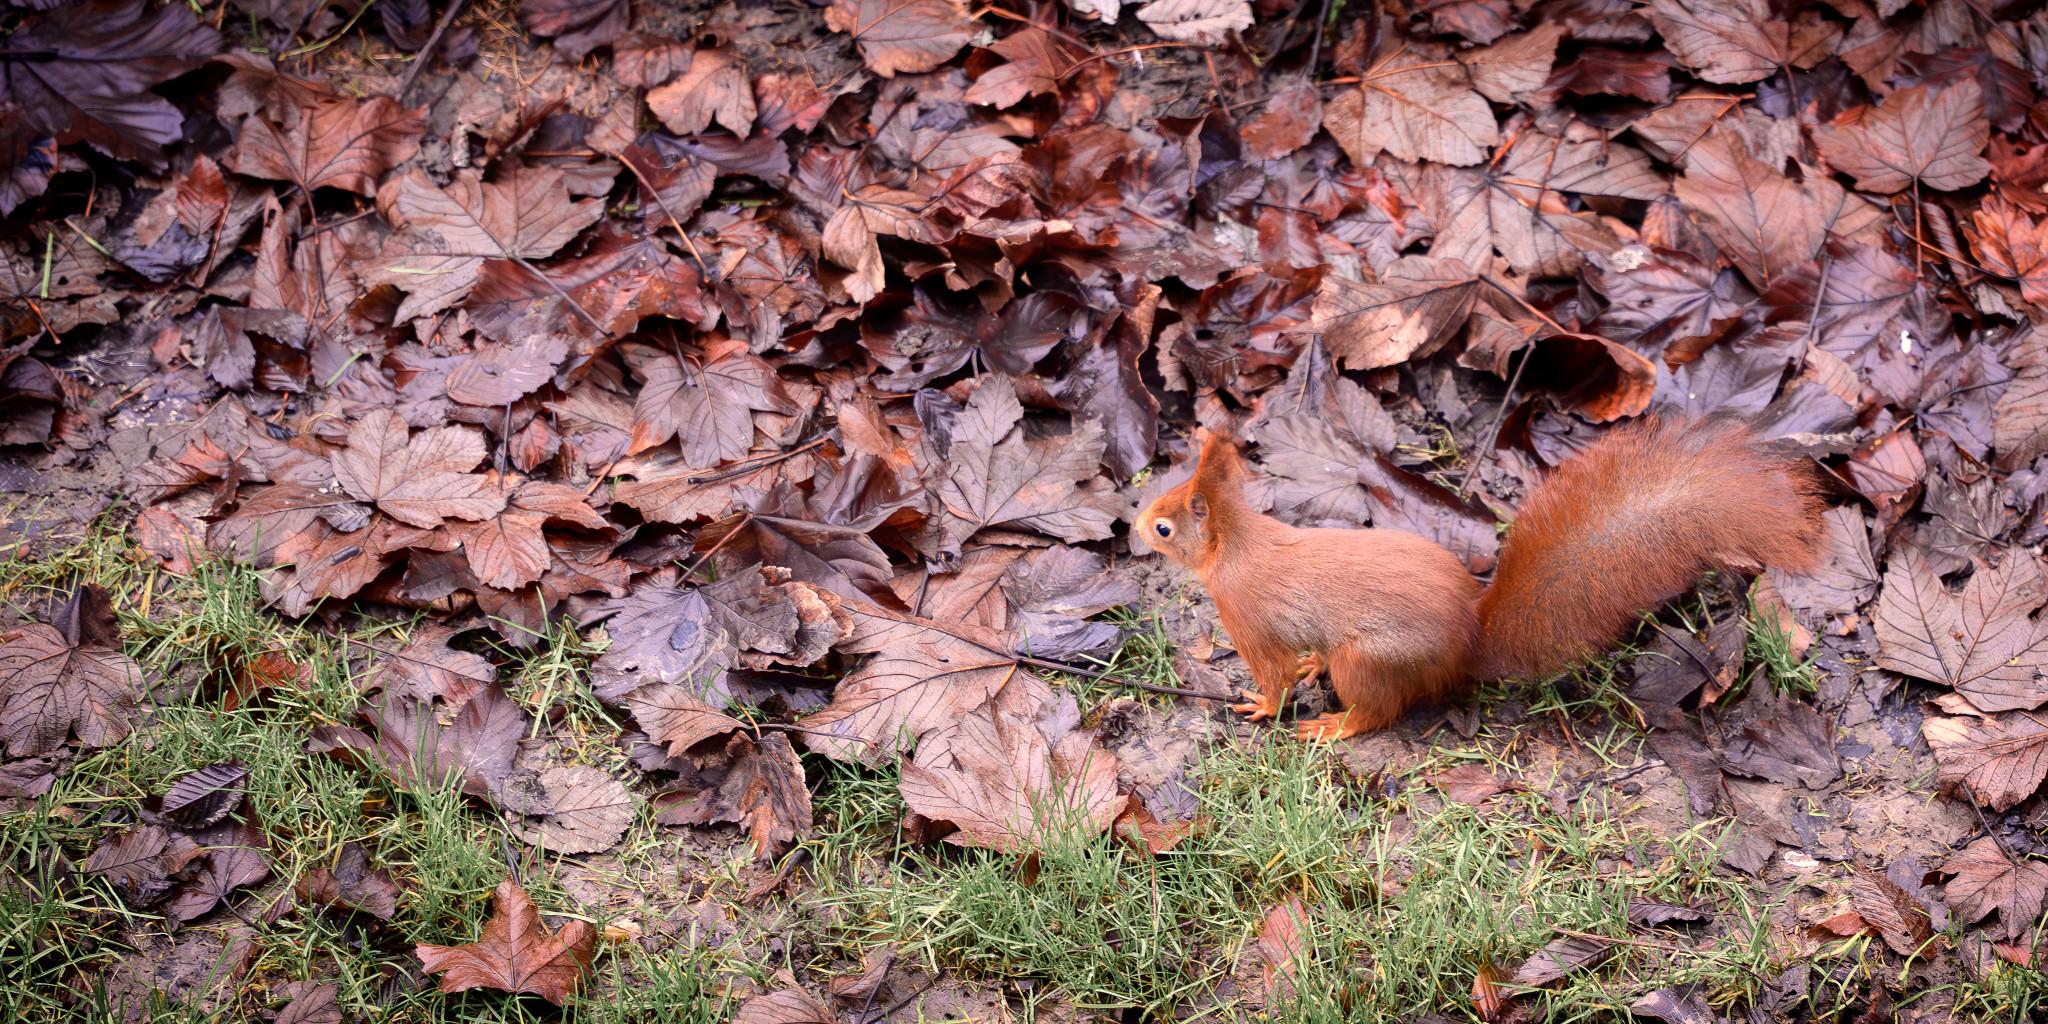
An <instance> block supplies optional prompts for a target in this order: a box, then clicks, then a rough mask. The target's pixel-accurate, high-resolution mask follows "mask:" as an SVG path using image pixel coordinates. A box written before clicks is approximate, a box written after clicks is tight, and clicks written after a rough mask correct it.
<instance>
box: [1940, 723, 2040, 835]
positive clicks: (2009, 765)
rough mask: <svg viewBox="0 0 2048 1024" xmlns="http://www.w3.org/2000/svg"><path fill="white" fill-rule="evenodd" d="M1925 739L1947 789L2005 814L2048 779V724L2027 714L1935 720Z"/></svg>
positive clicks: (1943, 785)
mask: <svg viewBox="0 0 2048 1024" xmlns="http://www.w3.org/2000/svg"><path fill="white" fill-rule="evenodd" d="M1920 734H1921V735H1922V736H1924V737H1926V739H1927V745H1928V746H1929V747H1932V748H1933V749H1934V760H1935V762H1936V763H1937V764H1939V765H1940V766H1941V785H1942V788H1944V789H1948V790H1963V791H1966V792H1968V794H1969V796H1970V799H1971V800H1973V801H1975V802H1976V803H1980V804H1983V805H1984V806H1986V807H1989V808H1991V809H1992V810H1993V811H1997V812H2000V813H2003V812H2005V811H2006V810H2009V809H2010V808H2012V807H2013V806H2014V805H2015V804H2018V803H2019V802H2020V801H2022V800H2025V799H2026V798H2027V797H2030V796H2032V795H2033V794H2034V791H2035V790H2036V789H2039V788H2040V787H2041V780H2042V779H2043V778H2048V722H2043V721H2042V720H2041V716H2040V715H2037V714H2033V713H2030V712H2025V711H2013V712H2007V713H2005V714H2002V715H1992V716H1989V717H1976V716H1967V715H1966V716H1957V717H1954V718H1944V717H1940V716H1936V715H1929V716H1928V717H1927V720H1926V721H1924V722H1922V723H1921V726H1920Z"/></svg>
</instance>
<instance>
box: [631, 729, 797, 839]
mask: <svg viewBox="0 0 2048 1024" xmlns="http://www.w3.org/2000/svg"><path fill="white" fill-rule="evenodd" d="M693 757H694V759H695V760H696V761H697V763H698V765H699V769H700V771H701V772H702V774H703V775H704V777H705V778H707V779H712V778H715V779H716V780H717V781H716V782H714V783H712V784H711V785H710V786H709V787H708V788H706V789H703V790H701V791H698V792H695V793H691V792H688V791H687V790H686V791H684V792H681V793H676V794H673V796H672V797H671V799H672V800H673V799H674V797H682V798H684V799H683V800H682V801H681V802H674V803H671V805H670V806H669V807H668V808H667V809H665V810H663V811H662V813H661V815H660V816H659V820H660V821H661V822H662V823H664V824H686V825H705V824H710V823H713V822H720V821H730V822H734V823H736V824H738V825H739V826H740V827H741V828H743V829H745V830H746V832H747V834H748V836H749V837H751V838H752V839H753V840H754V856H755V858H756V859H758V860H761V861H770V860H773V859H774V858H775V857H778V856H780V855H781V854H782V853H783V852H784V851H786V850H787V849H788V848H789V846H790V845H791V844H793V843H795V842H798V841H800V840H802V839H805V838H807V837H808V836H809V835H810V830H811V792H810V789H809V788H808V787H806V786H805V784H804V770H803V763H802V762H800V761H799V760H797V756H796V749H795V748H794V747H792V746H790V743H789V738H788V737H787V736H784V735H783V734H782V733H779V732H769V733H766V734H764V735H762V736H761V737H760V740H759V742H758V743H757V742H756V741H755V740H754V738H753V737H750V736H748V735H747V734H746V733H744V732H736V733H734V734H733V736H732V737H731V738H730V739H728V740H727V741H726V742H725V743H724V744H723V746H722V747H720V748H719V749H716V750H711V751H706V752H700V753H698V754H696V755H693Z"/></svg>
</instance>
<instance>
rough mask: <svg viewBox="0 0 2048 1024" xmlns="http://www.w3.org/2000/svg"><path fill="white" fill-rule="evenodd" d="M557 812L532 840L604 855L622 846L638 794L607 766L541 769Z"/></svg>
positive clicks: (531, 832) (559, 849)
mask: <svg viewBox="0 0 2048 1024" xmlns="http://www.w3.org/2000/svg"><path fill="white" fill-rule="evenodd" d="M540 782H541V786H542V787H543V788H544V789H545V790H546V791H547V795H548V805H549V806H551V807H553V808H554V813H552V814H550V815H548V816H547V817H545V818H542V819H540V822H539V826H538V827H529V828H527V829H526V831H525V833H524V838H525V839H526V841H527V842H529V843H532V844H534V845H535V846H539V847H542V848H544V849H548V850H553V851H554V852H556V853H603V852H604V851H606V850H609V849H611V848H612V847H614V846H617V845H618V843H619V837H621V836H623V835H625V834H626V827H627V826H629V825H631V824H632V823H633V810H634V806H635V801H634V800H633V794H632V793H629V792H627V791H626V787H625V786H624V785H622V784H620V782H619V780H617V779H615V778H612V777H611V776H610V775H608V774H606V773H605V772H604V770H603V769H600V768H592V767H589V766H588V765H570V766H568V767H558V768H549V769H548V770H546V771H544V772H541V773H540Z"/></svg>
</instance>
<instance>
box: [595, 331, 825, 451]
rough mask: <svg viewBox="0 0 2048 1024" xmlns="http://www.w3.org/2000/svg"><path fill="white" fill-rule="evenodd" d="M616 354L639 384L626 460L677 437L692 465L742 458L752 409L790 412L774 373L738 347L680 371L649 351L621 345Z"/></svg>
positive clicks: (792, 406) (749, 442) (671, 360)
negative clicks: (630, 370) (632, 455)
mask: <svg viewBox="0 0 2048 1024" xmlns="http://www.w3.org/2000/svg"><path fill="white" fill-rule="evenodd" d="M623 355H624V356H625V358H626V361H627V364H628V365H630V366H632V367H633V370H634V372H636V373H638V374H639V375H640V377H641V379H643V380H645V381H646V383H645V384H644V385H642V386H641V388H640V397H639V399H638V400H637V401H636V402H635V403H634V406H633V447H632V451H633V452H634V453H638V452H644V451H646V450H647V449H649V448H652V447H654V446H656V445H659V444H661V443H662V442H664V441H667V440H668V439H669V438H671V437H678V436H679V437H680V438H681V444H682V449H683V458H684V460H685V461H687V462H688V463H689V464H690V465H692V466H715V465H717V464H718V463H720V462H723V461H728V460H732V459H740V458H745V457H746V455H747V452H748V451H749V450H750V449H751V448H752V447H753V444H754V420H753V411H754V410H760V411H762V412H774V413H781V414H784V415H787V414H791V413H794V412H796V409H797V406H796V403H795V400H794V399H793V398H792V397H791V396H790V394H789V392H788V391H787V390H786V389H785V388H784V387H783V385H782V382H781V380H780V379H779V378H777V377H776V375H775V369H774V367H771V366H769V365H768V364H767V363H765V362H763V361H762V360H761V359H760V358H759V357H757V356H753V355H749V354H748V353H747V351H746V349H745V347H744V346H727V347H725V348H723V350H722V351H719V352H717V353H716V354H713V355H709V356H707V357H705V358H703V360H702V361H701V362H700V361H693V362H692V365H690V366H689V367H688V368H687V369H686V368H685V367H684V366H683V365H682V364H681V363H679V362H677V361H676V357H675V356H674V355H671V354H669V353H666V352H662V351H661V350H659V349H656V348H653V347H652V346H647V345H628V346H626V348H625V349H624V352H623Z"/></svg>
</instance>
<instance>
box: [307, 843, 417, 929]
mask: <svg viewBox="0 0 2048 1024" xmlns="http://www.w3.org/2000/svg"><path fill="white" fill-rule="evenodd" d="M295 892H296V894H297V895H298V898H299V901H300V902H302V903H310V904H312V905H314V906H316V907H342V908H345V909H348V910H359V911H362V912H363V913H365V914H369V915H370V916H372V917H375V918H377V919H379V920H383V921H389V920H391V917H392V915H394V914H396V913H398V894H399V889H398V883H397V882H395V881H393V880H392V877H391V872H390V871H389V870H388V869H386V868H376V869H374V870H372V869H371V867H370V853H369V851H368V850H366V849H364V848H363V845H362V844H361V843H356V842H347V843H343V844H341V847H340V848H339V849H337V850H336V851H335V852H334V857H333V860H332V862H331V863H323V864H316V865H314V866H313V867H311V868H309V869H307V871H306V873H305V874H303V875H300V876H299V880H298V882H297V883H296V885H295Z"/></svg>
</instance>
